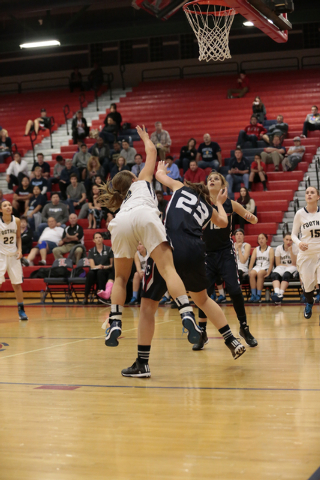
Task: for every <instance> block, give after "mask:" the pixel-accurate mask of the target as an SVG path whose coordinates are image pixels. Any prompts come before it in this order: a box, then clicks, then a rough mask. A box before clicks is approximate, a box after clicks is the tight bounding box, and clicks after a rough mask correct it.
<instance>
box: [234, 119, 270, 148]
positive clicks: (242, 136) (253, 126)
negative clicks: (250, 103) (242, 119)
mask: <svg viewBox="0 0 320 480" xmlns="http://www.w3.org/2000/svg"><path fill="white" fill-rule="evenodd" d="M266 132H267V130H266V129H265V128H264V127H263V125H261V123H258V119H257V117H256V116H255V115H252V116H251V118H250V125H247V126H246V128H245V129H244V130H240V133H239V137H238V141H237V146H239V147H240V148H243V147H244V144H245V142H250V143H251V146H252V148H257V146H258V140H260V139H262V136H263V135H264V134H265V133H266Z"/></svg>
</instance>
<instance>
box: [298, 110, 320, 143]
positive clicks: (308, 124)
mask: <svg viewBox="0 0 320 480" xmlns="http://www.w3.org/2000/svg"><path fill="white" fill-rule="evenodd" d="M314 130H320V114H319V111H318V107H317V106H316V105H313V107H311V113H308V115H307V116H306V119H305V121H304V124H303V129H302V135H301V138H306V137H307V136H308V132H313V131H314Z"/></svg>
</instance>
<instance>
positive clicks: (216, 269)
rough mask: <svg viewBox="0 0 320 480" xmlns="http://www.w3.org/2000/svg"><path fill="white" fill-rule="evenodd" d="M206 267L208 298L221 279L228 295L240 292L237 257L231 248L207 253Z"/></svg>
mask: <svg viewBox="0 0 320 480" xmlns="http://www.w3.org/2000/svg"><path fill="white" fill-rule="evenodd" d="M206 266H207V277H208V280H209V288H208V295H209V296H210V295H211V294H212V293H213V291H214V286H215V284H217V285H220V283H221V278H222V280H223V281H224V282H225V284H226V287H227V290H228V292H229V294H231V295H232V294H237V293H240V292H241V287H240V279H239V274H238V263H237V257H236V253H235V251H234V248H233V246H230V247H228V248H225V249H223V250H218V251H217V252H211V253H208V254H207V257H206Z"/></svg>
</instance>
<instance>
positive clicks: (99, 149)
mask: <svg viewBox="0 0 320 480" xmlns="http://www.w3.org/2000/svg"><path fill="white" fill-rule="evenodd" d="M89 152H90V153H91V155H92V156H93V157H98V158H99V162H100V165H101V166H102V167H103V170H104V174H105V175H107V174H108V173H109V172H110V168H112V167H113V165H112V164H111V162H110V148H109V145H108V144H107V143H104V140H103V138H102V137H98V138H97V141H96V143H95V144H94V145H92V147H91V148H90V149H89ZM119 152H120V148H119Z"/></svg>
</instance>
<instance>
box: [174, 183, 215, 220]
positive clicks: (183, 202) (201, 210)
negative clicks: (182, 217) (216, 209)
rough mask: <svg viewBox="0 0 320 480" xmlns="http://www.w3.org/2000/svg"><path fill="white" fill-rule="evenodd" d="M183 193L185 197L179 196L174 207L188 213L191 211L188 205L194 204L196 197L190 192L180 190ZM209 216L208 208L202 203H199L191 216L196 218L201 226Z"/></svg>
mask: <svg viewBox="0 0 320 480" xmlns="http://www.w3.org/2000/svg"><path fill="white" fill-rule="evenodd" d="M181 193H182V194H183V195H185V196H186V197H187V198H183V197H180V198H179V200H178V201H177V205H176V208H182V209H183V210H185V211H186V212H188V213H192V208H190V207H189V205H196V203H197V201H198V199H197V197H196V196H195V195H192V193H189V192H181ZM208 216H209V210H208V209H207V207H206V206H205V204H204V203H199V205H198V206H197V208H196V209H195V211H194V213H193V217H194V218H195V219H196V221H197V222H198V223H199V225H200V226H201V227H202V225H203V224H204V222H205V221H206V219H207V218H208Z"/></svg>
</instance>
